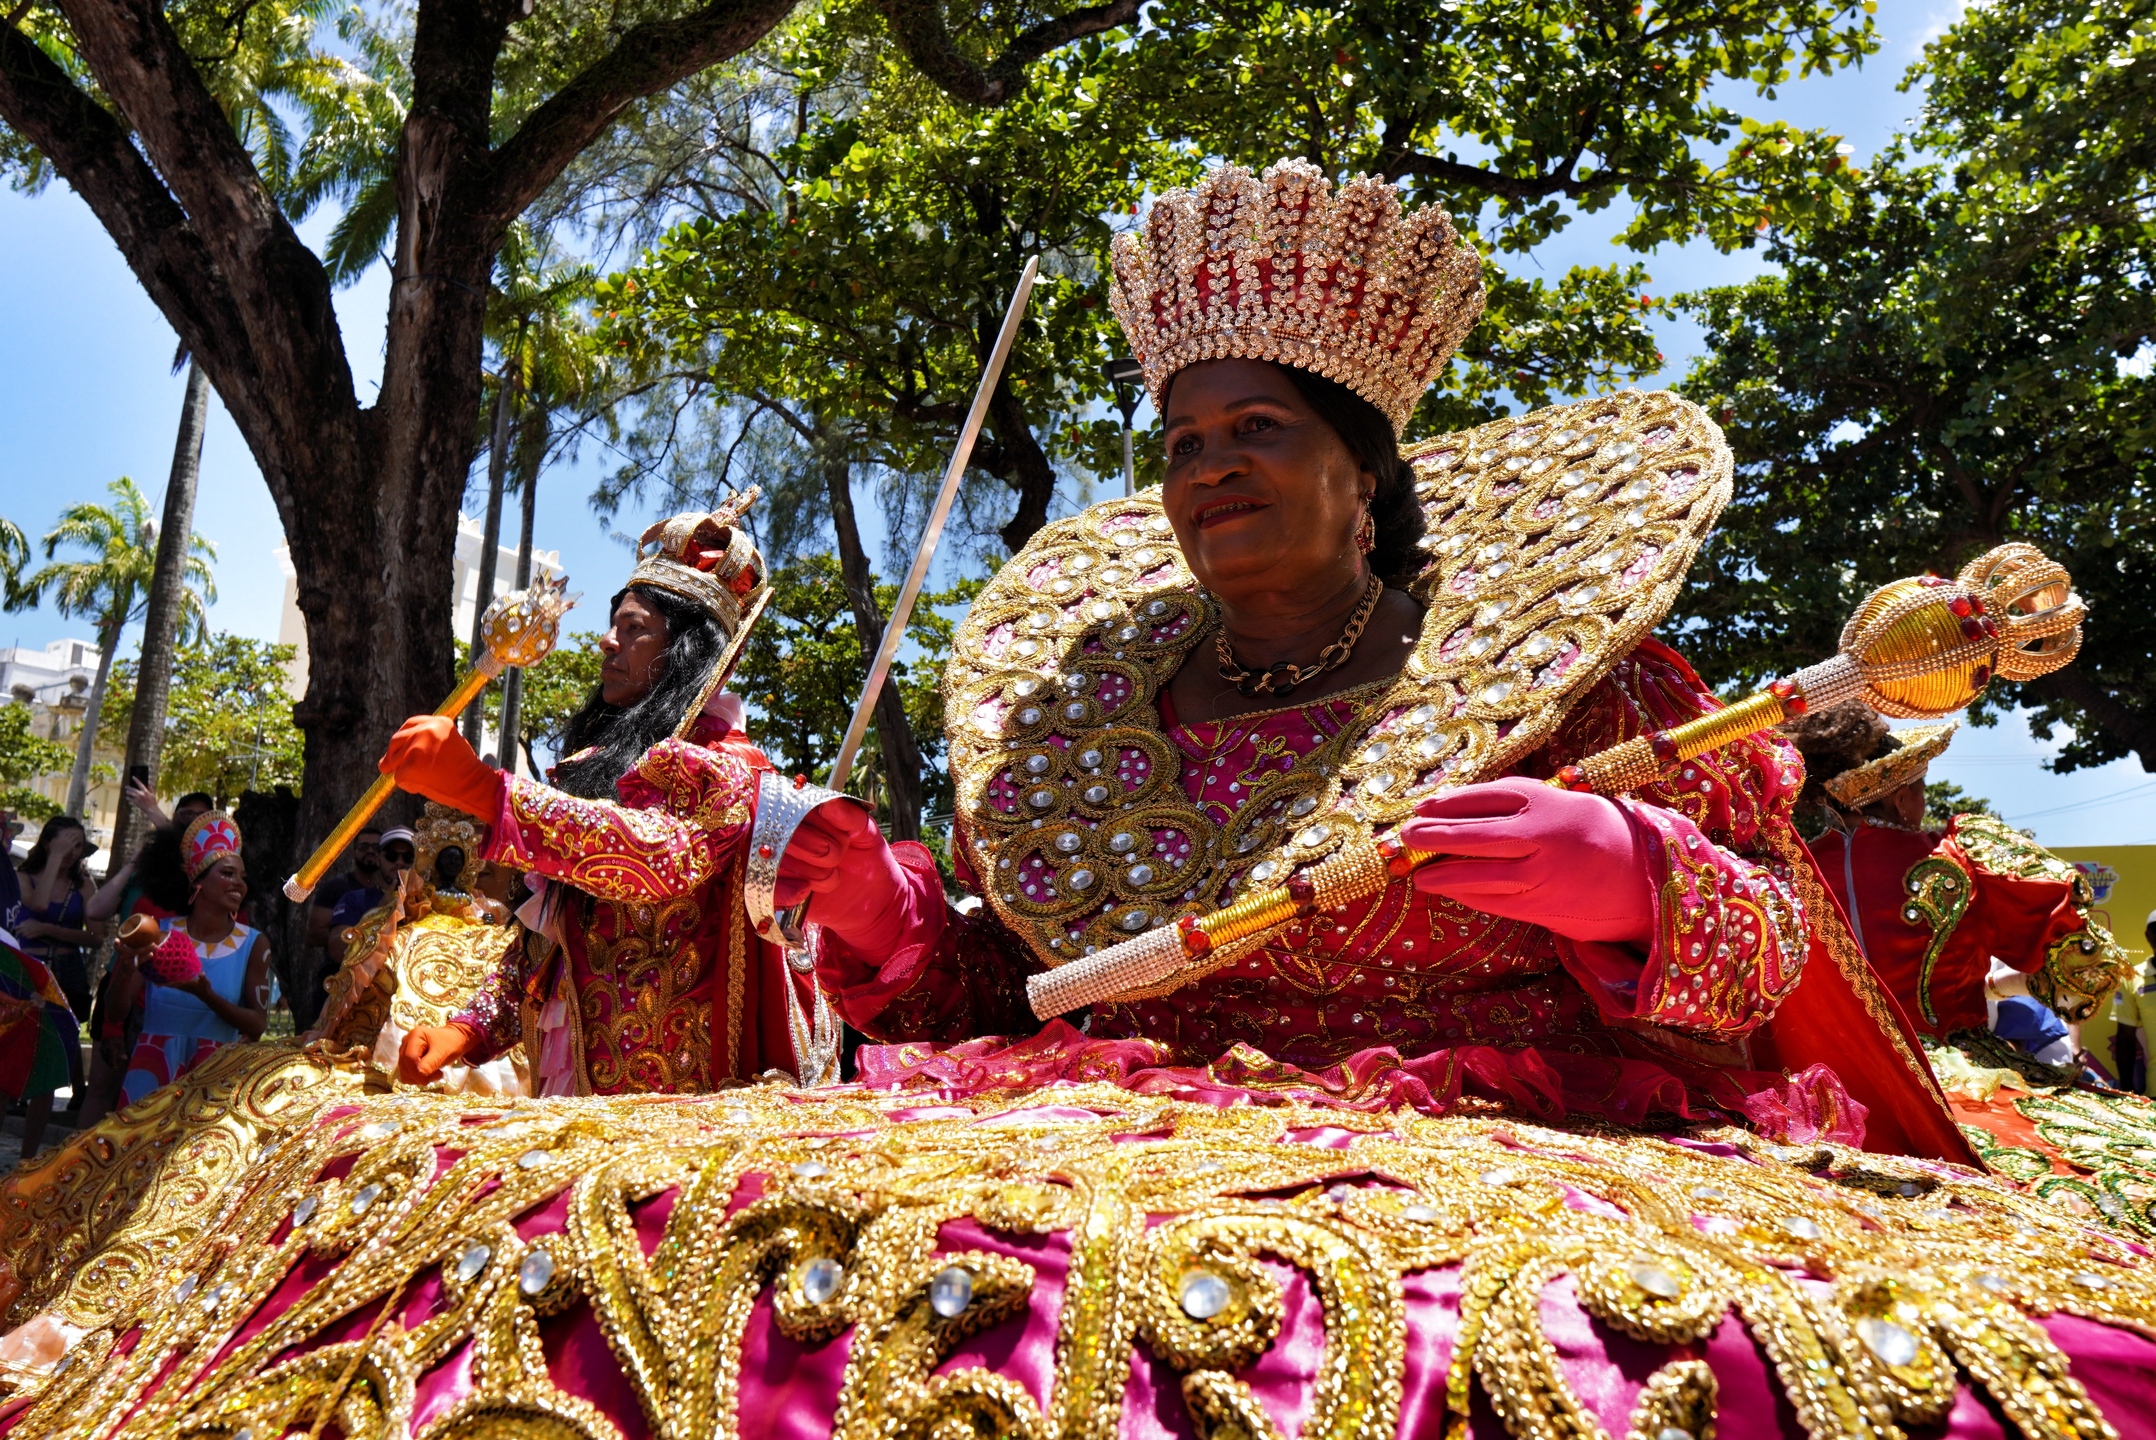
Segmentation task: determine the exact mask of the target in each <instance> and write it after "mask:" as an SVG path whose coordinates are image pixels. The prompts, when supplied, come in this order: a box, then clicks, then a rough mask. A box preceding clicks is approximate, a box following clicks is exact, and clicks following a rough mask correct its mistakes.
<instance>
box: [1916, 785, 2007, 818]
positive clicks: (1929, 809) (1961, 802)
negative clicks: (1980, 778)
mask: <svg viewBox="0 0 2156 1440" xmlns="http://www.w3.org/2000/svg"><path fill="white" fill-rule="evenodd" d="M1998 813H1999V812H1998V811H1996V810H1994V809H1992V808H1991V802H1990V801H1989V800H1986V799H1985V798H1984V797H1983V796H1981V795H1971V794H1970V793H1969V792H1968V791H1966V790H1964V789H1962V788H1961V787H1960V786H1959V785H1956V784H1955V783H1954V782H1953V781H1951V780H1927V781H1925V782H1924V823H1925V824H1926V825H1928V826H1931V827H1933V828H1935V829H1936V828H1943V827H1944V826H1945V825H1946V824H1947V822H1948V821H1950V820H1952V819H1953V818H1954V817H1955V816H1956V815H1996V814H1998Z"/></svg>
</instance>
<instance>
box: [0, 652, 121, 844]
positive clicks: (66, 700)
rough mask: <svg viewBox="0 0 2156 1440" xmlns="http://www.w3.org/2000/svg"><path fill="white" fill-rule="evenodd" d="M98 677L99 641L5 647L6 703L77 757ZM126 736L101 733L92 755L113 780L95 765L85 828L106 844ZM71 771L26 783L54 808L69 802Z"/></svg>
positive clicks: (2, 680) (1, 676) (1, 693)
mask: <svg viewBox="0 0 2156 1440" xmlns="http://www.w3.org/2000/svg"><path fill="white" fill-rule="evenodd" d="M96 678H97V642H96V641H95V640H79V639H73V638H70V639H66V640H55V641H53V642H52V643H51V644H49V645H47V646H46V647H45V648H44V649H42V650H32V649H30V648H29V647H28V646H23V645H12V646H8V647H6V648H4V649H0V700H4V701H5V703H7V704H11V705H25V706H28V707H29V710H30V733H31V734H33V735H37V736H41V737H42V738H44V739H47V740H55V741H58V742H59V743H60V744H62V745H65V746H66V747H67V749H68V753H69V755H70V756H72V755H73V754H74V750H75V742H76V739H77V738H78V737H79V736H80V735H81V734H82V721H83V716H84V715H85V714H86V713H87V712H88V710H89V708H90V684H91V682H92V681H93V680H95V679H96ZM126 741H127V737H126V736H125V735H120V736H111V735H100V736H99V737H98V745H97V748H96V749H95V750H93V751H91V753H90V758H91V760H92V761H93V762H95V763H101V764H103V765H104V766H105V767H107V768H108V769H109V770H110V771H111V773H112V775H113V776H114V778H113V779H109V780H100V779H97V778H96V776H97V771H96V769H95V768H94V766H93V769H92V771H91V776H92V779H91V782H90V789H89V793H88V795H87V796H86V797H85V799H84V803H83V808H84V809H85V810H86V811H87V812H88V813H87V814H85V815H84V816H83V828H84V829H85V830H87V831H89V832H90V838H91V839H92V840H95V841H96V842H97V843H98V844H99V845H100V846H102V845H106V844H108V843H110V842H111V840H112V825H113V820H114V819H115V818H116V817H117V815H118V813H119V805H120V786H119V783H118V778H117V777H118V774H119V769H120V766H121V765H122V764H123V763H124V762H125V758H126V756H125V746H126ZM67 777H68V772H67V770H66V769H64V768H63V769H60V770H57V771H54V772H52V773H51V774H47V775H38V776H33V777H31V778H29V779H27V780H25V781H24V782H23V785H24V787H25V788H27V789H30V790H35V791H36V792H37V793H38V794H40V795H42V796H44V797H45V798H46V799H47V800H50V801H51V802H52V803H53V804H54V805H57V806H65V805H66V803H67ZM35 833H36V827H35V826H31V827H29V829H28V830H27V831H26V832H25V834H24V836H23V841H22V844H21V845H19V846H18V848H21V849H26V848H27V846H28V842H29V840H30V838H31V837H32V836H34V835H35ZM103 864H104V857H103V856H102V855H100V856H97V857H94V858H93V860H92V868H94V869H101V868H102V867H103Z"/></svg>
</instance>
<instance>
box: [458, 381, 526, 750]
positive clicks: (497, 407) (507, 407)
mask: <svg viewBox="0 0 2156 1440" xmlns="http://www.w3.org/2000/svg"><path fill="white" fill-rule="evenodd" d="M513 374H514V372H513V369H512V366H511V362H510V359H509V357H508V354H507V352H506V350H505V351H504V355H503V360H502V375H501V380H500V382H499V383H498V384H496V385H495V387H494V433H493V435H492V437H491V438H490V439H489V440H488V441H487V522H486V524H485V525H484V526H482V527H480V534H479V589H478V591H477V593H476V594H475V595H474V596H473V599H472V646H471V657H472V659H473V660H477V659H478V658H479V647H480V645H481V643H482V642H481V640H480V638H479V622H480V621H481V620H482V619H484V618H485V616H486V613H487V606H489V605H491V604H493V603H494V567H495V565H496V564H497V563H499V562H498V561H497V559H496V556H497V555H498V554H499V553H500V551H501V548H502V489H503V486H504V485H505V484H506V483H507V481H508V479H509V421H510V418H511V417H512V416H513V415H514V414H515V413H516V381H515V379H514V378H513ZM504 693H505V694H506V690H505V692H504ZM486 717H487V697H486V692H485V691H484V690H482V691H481V692H480V693H479V698H477V699H476V700H474V701H472V703H471V706H470V708H468V709H467V710H465V712H464V738H465V739H466V740H468V741H470V742H471V746H472V748H473V749H474V750H477V749H478V748H479V740H480V732H481V731H482V730H483V729H484V728H485V726H486ZM502 734H503V735H505V736H506V735H508V734H509V731H508V729H507V728H504V729H503V731H502ZM506 743H507V742H506V741H504V744H506ZM515 753H516V752H515V751H511V752H510V754H511V755H512V757H513V756H514V755H515ZM512 768H514V767H513V766H512Z"/></svg>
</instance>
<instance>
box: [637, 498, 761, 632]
mask: <svg viewBox="0 0 2156 1440" xmlns="http://www.w3.org/2000/svg"><path fill="white" fill-rule="evenodd" d="M761 493H762V491H761V490H760V489H759V488H758V487H757V486H754V485H751V486H750V487H749V488H748V489H746V490H744V491H742V492H741V493H740V494H738V495H735V496H732V497H730V498H729V499H728V500H727V501H726V502H725V503H724V504H722V505H720V506H719V508H718V509H716V510H713V511H710V512H709V513H708V514H707V513H703V512H696V511H692V512H690V513H688V514H684V515H676V516H674V517H673V518H672V519H670V520H661V521H659V522H658V523H657V524H655V525H653V526H652V527H651V528H650V529H648V530H646V531H645V532H644V534H643V538H642V539H640V540H639V541H638V542H637V547H636V555H637V561H636V569H635V570H634V571H633V572H631V574H630V576H629V583H630V584H631V585H651V586H656V587H657V588H658V589H661V590H665V591H668V592H669V593H671V594H675V595H679V596H681V597H683V598H684V599H687V600H693V601H695V602H696V603H697V604H698V605H701V606H703V607H704V609H705V611H707V612H708V613H709V614H710V615H711V616H712V618H714V619H716V620H717V621H718V622H719V624H720V625H721V626H723V627H724V628H725V630H726V633H727V634H728V635H732V634H733V633H734V631H736V630H737V629H739V628H740V626H741V607H742V606H743V605H744V604H745V603H746V602H747V601H748V599H749V597H750V596H752V595H754V594H755V593H756V591H757V589H758V588H759V587H761V586H762V585H763V583H764V580H765V578H766V577H767V576H768V575H769V574H770V571H769V568H768V567H767V566H766V565H765V564H764V557H763V555H762V554H761V553H760V552H759V551H758V550H757V548H756V542H755V541H754V540H751V539H750V538H749V533H748V531H746V530H744V529H742V528H741V526H740V524H739V522H740V519H741V517H742V516H743V515H744V514H746V513H747V512H748V508H749V506H751V505H752V504H754V503H755V502H756V497H757V496H758V495H760V494H761Z"/></svg>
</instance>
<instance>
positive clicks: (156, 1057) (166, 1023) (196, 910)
mask: <svg viewBox="0 0 2156 1440" xmlns="http://www.w3.org/2000/svg"><path fill="white" fill-rule="evenodd" d="M180 852H181V857H182V860H183V863H184V864H185V866H186V874H187V882H188V896H187V913H186V914H185V915H183V916H181V917H180V918H178V919H175V920H169V921H166V922H164V925H163V940H162V941H160V943H159V944H158V945H157V946H156V947H155V949H156V951H157V954H156V955H154V956H153V955H151V954H150V953H149V950H150V947H144V948H143V949H142V950H139V951H138V950H130V949H129V948H128V947H127V946H124V945H122V946H119V947H117V948H116V950H115V953H114V955H113V966H112V983H113V994H114V1004H115V1006H117V1005H118V1003H119V1002H120V1001H121V1000H123V999H124V1000H126V1001H128V1002H129V1003H130V1004H131V1003H132V1002H133V999H134V995H135V992H137V991H138V990H146V991H147V992H148V996H149V999H148V1003H147V1005H146V1007H145V1013H144V1019H143V1026H142V1035H141V1038H140V1039H138V1040H137V1041H136V1043H135V1051H134V1055H133V1056H132V1058H131V1059H130V1061H129V1063H128V1068H127V1074H126V1081H125V1088H126V1092H127V1101H128V1103H129V1104H133V1103H134V1102H135V1101H137V1100H140V1099H141V1098H142V1097H143V1096H145V1095H147V1094H149V1093H150V1092H151V1091H152V1090H155V1089H156V1088H158V1087H159V1086H160V1085H165V1084H169V1083H170V1082H171V1081H173V1080H175V1079H177V1078H178V1077H179V1076H180V1075H182V1074H184V1073H185V1072H186V1071H187V1070H188V1069H189V1068H191V1067H192V1066H194V1065H196V1064H199V1063H200V1062H201V1060H202V1059H203V1057H204V1056H206V1055H208V1054H210V1053H211V1052H212V1051H214V1050H216V1049H217V1048H218V1047H219V1046H220V1045H229V1044H231V1043H233V1042H234V1041H236V1040H243V1039H244V1040H259V1039H261V1038H262V1031H263V1028H264V1027H265V1026H266V1025H267V1024H268V1023H269V1002H270V982H269V945H268V942H267V941H266V940H265V939H264V938H263V936H262V933H261V932H260V931H258V930H254V929H250V928H249V927H248V926H247V925H246V924H245V923H244V922H242V921H241V920H240V919H239V913H240V907H241V905H242V904H243V903H244V902H245V900H246V898H247V864H246V861H245V860H244V859H242V858H241V855H240V832H239V827H238V826H236V825H234V824H233V823H232V817H231V816H229V815H225V814H222V813H220V812H218V811H214V810H212V811H209V812H207V813H206V814H203V815H201V816H198V817H197V818H196V819H195V821H194V822H193V823H192V824H190V825H189V826H188V827H187V829H186V831H185V832H183V833H182V835H181V837H180ZM174 937H177V943H178V945H179V946H180V953H181V955H182V956H188V953H189V951H192V956H191V958H190V960H189V968H190V970H191V973H190V974H187V975H184V976H175V975H174V974H172V973H171V972H170V970H169V968H161V967H160V963H159V962H160V957H162V955H163V952H164V951H165V949H166V946H165V944H164V943H163V941H169V940H173V939H174Z"/></svg>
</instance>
